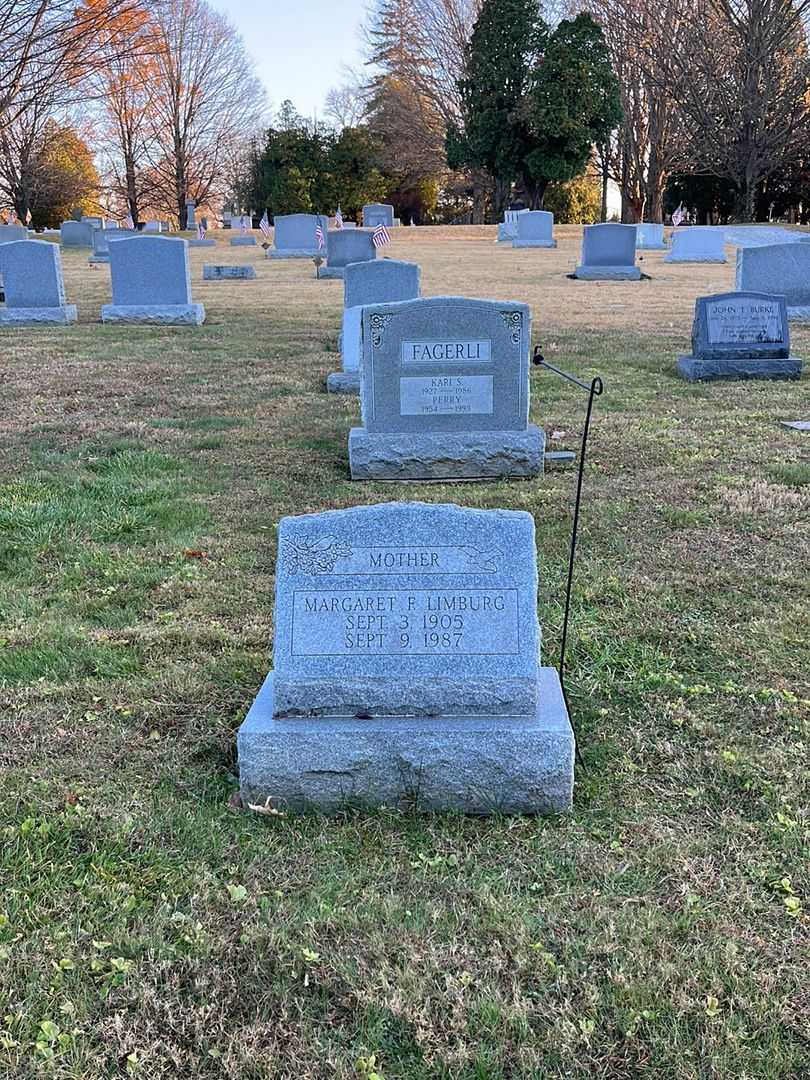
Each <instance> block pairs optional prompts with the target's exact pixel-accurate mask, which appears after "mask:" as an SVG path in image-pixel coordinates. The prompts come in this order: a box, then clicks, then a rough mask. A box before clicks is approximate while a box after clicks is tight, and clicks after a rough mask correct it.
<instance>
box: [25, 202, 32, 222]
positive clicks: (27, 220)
mask: <svg viewBox="0 0 810 1080" xmlns="http://www.w3.org/2000/svg"><path fill="white" fill-rule="evenodd" d="M25 224H26V225H30V224H31V207H30V206H29V207H28V209H27V210H26V211H25Z"/></svg>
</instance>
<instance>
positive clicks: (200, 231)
mask: <svg viewBox="0 0 810 1080" xmlns="http://www.w3.org/2000/svg"><path fill="white" fill-rule="evenodd" d="M206 231H207V230H206V228H205V226H204V225H203V223H202V222H200V223H199V225H198V226H197V239H198V240H204V239H205V234H206Z"/></svg>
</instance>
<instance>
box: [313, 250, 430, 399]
mask: <svg viewBox="0 0 810 1080" xmlns="http://www.w3.org/2000/svg"><path fill="white" fill-rule="evenodd" d="M419 277H420V271H419V267H418V266H417V265H416V264H415V263H407V262H398V261H397V260H396V259H375V260H373V261H372V262H361V263H349V265H348V266H347V267H346V269H345V272H344V275H343V329H342V331H341V335H340V352H341V359H342V361H343V370H342V371H335V372H332V374H331V375H329V376H328V378H327V380H326V386H327V389H328V390H329V391H330V393H333V394H359V393H360V353H361V347H362V313H363V306H364V305H365V304H384V303H390V302H392V301H397V300H414V299H416V297H418V296H419Z"/></svg>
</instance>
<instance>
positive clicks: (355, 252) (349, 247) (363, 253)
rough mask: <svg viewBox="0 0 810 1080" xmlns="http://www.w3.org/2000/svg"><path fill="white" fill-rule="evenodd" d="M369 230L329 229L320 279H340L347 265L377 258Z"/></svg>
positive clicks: (371, 233)
mask: <svg viewBox="0 0 810 1080" xmlns="http://www.w3.org/2000/svg"><path fill="white" fill-rule="evenodd" d="M373 235H374V234H373V232H372V230H371V229H331V230H330V231H329V233H328V235H327V237H326V266H322V267H321V269H320V272H319V276H320V277H322V278H342V277H343V271H344V268H345V267H347V266H348V265H349V263H358V262H369V261H370V260H371V259H376V258H377V249H376V247H375V246H374V241H373V240H372V236H373Z"/></svg>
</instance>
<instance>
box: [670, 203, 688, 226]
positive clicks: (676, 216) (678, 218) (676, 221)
mask: <svg viewBox="0 0 810 1080" xmlns="http://www.w3.org/2000/svg"><path fill="white" fill-rule="evenodd" d="M685 217H686V211H685V210H684V208H683V203H681V205H680V206H679V207H678V209H677V210H675V211H673V213H672V224H673V225H674V227H675V228H676V229H677V228H678V226H679V225H680V223H681V222H682V221H683V219H684V218H685Z"/></svg>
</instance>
